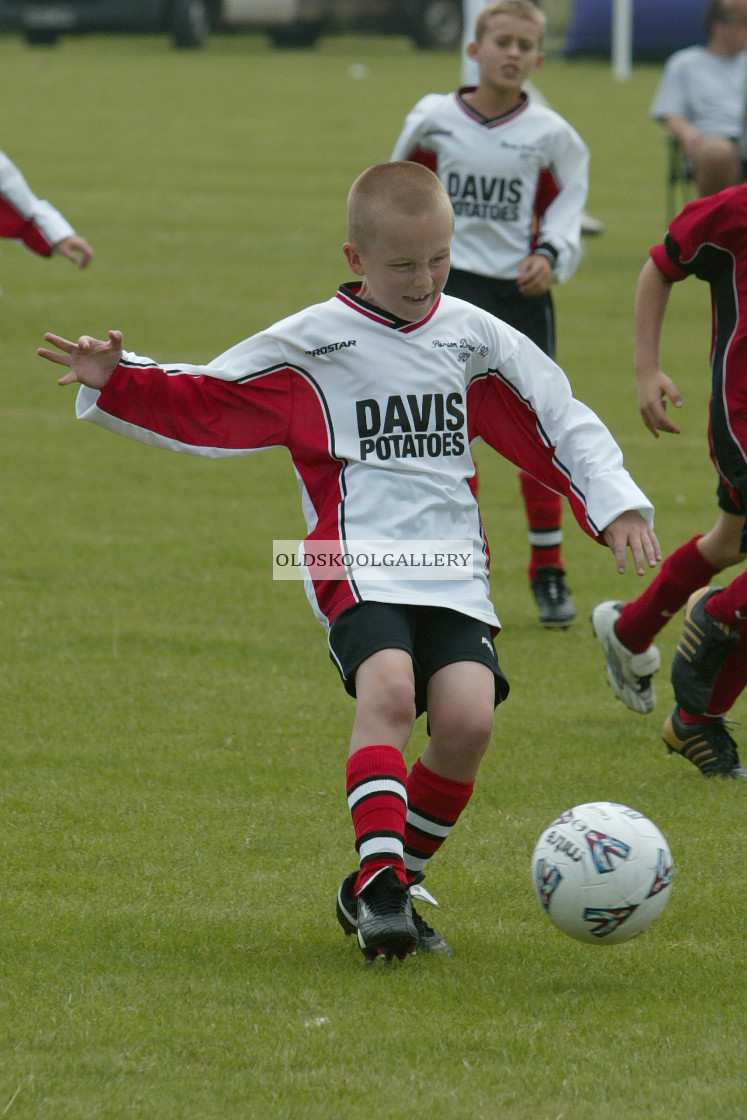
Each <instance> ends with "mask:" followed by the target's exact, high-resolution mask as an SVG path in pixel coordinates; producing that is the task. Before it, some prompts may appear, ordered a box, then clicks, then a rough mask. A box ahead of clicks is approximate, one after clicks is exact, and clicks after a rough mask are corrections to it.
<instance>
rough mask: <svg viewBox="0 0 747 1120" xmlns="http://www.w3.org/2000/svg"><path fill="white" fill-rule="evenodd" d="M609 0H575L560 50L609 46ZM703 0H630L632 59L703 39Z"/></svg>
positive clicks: (603, 50) (662, 54) (659, 56)
mask: <svg viewBox="0 0 747 1120" xmlns="http://www.w3.org/2000/svg"><path fill="white" fill-rule="evenodd" d="M612 6H613V0H576V2H575V4H574V6H573V15H572V17H571V22H570V24H569V27H568V32H567V35H566V40H565V45H564V53H565V54H566V55H568V56H572V55H584V54H586V55H605V56H606V57H609V54H610V50H611V46H612ZM706 6H707V0H633V59H634V61H636V62H647V61H661V60H663V59H665V58H668V57H669V55H670V54H672V53H673V51H678V50H681V49H682V48H683V47H691V46H693V45H695V44H696V43H702V42H704V40H705V31H704V28H703V13H704V11H705V9H706Z"/></svg>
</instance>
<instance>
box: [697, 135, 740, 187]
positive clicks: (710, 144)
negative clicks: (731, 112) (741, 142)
mask: <svg viewBox="0 0 747 1120" xmlns="http://www.w3.org/2000/svg"><path fill="white" fill-rule="evenodd" d="M692 163H693V177H694V179H695V185H696V186H697V188H698V194H699V195H700V196H701V197H703V196H704V195H710V194H716V193H717V192H718V191H722V190H724V189H725V188H726V187H733V186H736V184H737V183H738V182H739V181H740V178H741V171H742V168H741V161H740V158H739V153H738V150H737V146H736V144H735V143H734V141H733V140H730V139H729V138H728V137H726V136H706V135H704V136H701V137H700V140H699V141H698V144H697V146H696V148H695V150H694V152H693V153H692Z"/></svg>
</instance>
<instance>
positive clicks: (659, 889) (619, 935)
mask: <svg viewBox="0 0 747 1120" xmlns="http://www.w3.org/2000/svg"><path fill="white" fill-rule="evenodd" d="M673 876H674V865H673V863H672V855H671V852H670V851H669V845H668V844H667V842H666V840H665V839H664V836H663V835H662V833H661V832H660V831H659V829H658V828H657V827H656V825H655V824H654V823H653V822H652V821H650V820H649V819H648V817H645V816H644V815H643V813H639V812H638V811H637V810H636V809H631V808H630V807H629V806H628V805H620V804H618V803H617V802H615V801H592V802H589V803H588V804H586V805H576V806H575V807H574V808H573V809H566V811H565V812H564V813H561V814H560V816H559V817H556V819H555V820H554V821H553V822H552V823H551V824H549V825H548V826H547V828H546V829H545V831H544V832H543V833H542V835H541V836H540V838H539V840H538V841H537V845H536V847H535V849H534V854H533V856H532V881H533V883H534V891H535V894H536V895H537V899H538V900H539V903H540V905H541V906H542V908H543V910H544V911H545V913H546V914H547V916H548V918H549V919H550V920H551V921H552V922H554V923H555V925H556V926H557V927H558V929H561V930H562V931H563V933H567V934H568V935H569V936H570V937H575V938H576V939H577V940H578V941H586V942H588V943H589V944H592V945H615V944H617V943H618V942H620V941H629V940H630V938H631V937H636V936H637V935H638V934H639V933H642V932H643V930H644V929H647V928H648V927H649V926H650V925H651V923H652V922H653V921H654V919H655V918H658V916H659V914H661V912H662V910H663V909H664V907H665V906H666V904H667V902H668V900H669V895H670V893H671V889H672V878H673Z"/></svg>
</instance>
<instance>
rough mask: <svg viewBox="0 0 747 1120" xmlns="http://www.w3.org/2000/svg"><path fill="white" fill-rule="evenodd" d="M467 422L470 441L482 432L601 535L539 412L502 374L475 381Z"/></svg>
mask: <svg viewBox="0 0 747 1120" xmlns="http://www.w3.org/2000/svg"><path fill="white" fill-rule="evenodd" d="M467 423H468V432H469V439H470V441H472V440H473V439H475V438H477V437H478V436H479V437H480V439H483V440H484V441H485V443H487V444H489V446H490V447H492V448H493V449H494V450H495V451H497V452H498V454H499V455H502V456H503V457H504V458H505V459H508V460H509V461H510V462H512V463H515V464H516V466H517V467H520V468H521V470H524V471H526V472H527V473H528V474H531V475H532V476H533V477H534V478H536V479H538V481H539V482H542V483H544V484H545V486H548V487H549V488H550V489H551V490H555V491H556V492H557V493H558V494H563V495H564V496H565V497H566V498H567V499H568V501H569V502H570V505H571V509H572V510H573V515H574V517H575V518H576V520H577V521H578V523H579V525H580V526H581V528H582V529H583V530H584V532H585V533H588V535H589V536H590V537H592V538H593V539H594V540H600V539H601V538H600V537H598V536H597V534H596V533H595V532H594V530H593V529H592V528H591V526H590V525H589V522H588V520H587V517H586V508H585V506H584V503H583V501H582V499H581V497H580V496H579V494H578V493H577V492H576V491H575V490H574V489H573V488H572V486H571V483H570V479H569V478H568V476H567V475H566V474H565V473H564V472H563V470H562V469H561V467H560V466H559V465H558V464H557V462H556V461H555V459H554V449H553V448H552V447H551V446H549V445H548V444H546V443H545V442H544V441H543V440H542V438H541V436H540V434H539V432H538V430H537V414H536V413H535V412H533V411H532V409H531V408H530V407H529V405H528V404H526V402H525V401H523V400H522V399H521V398H520V397H518V396H517V395H516V393H515V392H513V391H512V390H511V389H510V388H509V386H508V385H506V384H505V382H503V381H501V379H500V378H499V377H495V376H486V377H483V378H480V379H479V380H477V381H473V382H472V384H471V385H470V387H469V389H468V390H467Z"/></svg>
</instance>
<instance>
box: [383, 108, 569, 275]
mask: <svg viewBox="0 0 747 1120" xmlns="http://www.w3.org/2000/svg"><path fill="white" fill-rule="evenodd" d="M469 92H470V90H469V89H468V88H465V89H461V90H459V91H457V92H456V93H447V94H440V93H430V94H428V95H427V96H426V97H423V98H421V100H420V101H418V103H417V105H415V107H414V108H413V109H412V111H411V112H410V113H409V114H408V116H407V119H406V121H405V124H404V128H403V130H402V133H401V135H400V137H399V139H398V141H397V143H396V145H395V148H394V151H393V152H392V156H391V158H392V159H393V160H400V159H410V160H414V161H416V162H418V163H424V164H425V165H426V166H427V167H430V168H431V170H432V171H435V173H436V174H437V175H438V177H439V179H440V180H441V182H442V183H443V185H444V187H445V188H446V190H447V191H448V193H449V198H450V199H451V204H452V206H453V207H454V219H455V227H454V239H453V241H452V247H451V263H452V265H453V266H454V268H459V269H462V270H463V271H465V272H474V273H476V274H477V275H478V276H491V277H493V278H495V279H502V280H515V279H516V277H517V275H518V272H519V265H520V264H521V262H522V261H523V260H524V258H525V257H526V256H527V254H528V253H530V252H531V251H532V250H534V249H537V248H540V247H541V248H542V249H543V251H545V252H546V253H547V255H548V257H549V258H550V260H551V262H552V264H553V275H554V277H555V279H556V280H558V281H563V280H567V279H568V278H569V276H571V275H572V274H573V272H574V271H575V269H576V267H577V266H578V264H579V261H580V260H581V213H582V211H583V209H584V206H585V205H586V196H587V194H588V190H589V151H588V148H587V147H586V145H585V144H584V142H583V140H582V139H581V137H580V136H579V135H578V133H577V132H576V131H575V130H574V129H573V128H571V126H570V125H569V124H568V122H567V121H565V120H564V119H563V118H562V117H561V116H559V115H558V114H557V113H556V112H554V110H552V109H550V108H548V107H547V106H545V105H539V104H537V103H536V102H534V101H533V100H532V99H531V97H529V96H528V95H527V94H526V93H523V94H522V95H521V102H520V104H519V105H518V106H517V107H516V108H515V109H513V110H512V111H511V112H510V113H506V114H505V115H504V116H501V117H497V118H495V119H494V120H488V119H486V118H485V117H483V116H482V115H481V114H480V113H478V112H476V111H475V110H474V109H473V108H472V107H471V106H470V105H469V103H468V102H467V101H465V100H464V96H463V95H464V94H466V93H469Z"/></svg>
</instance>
